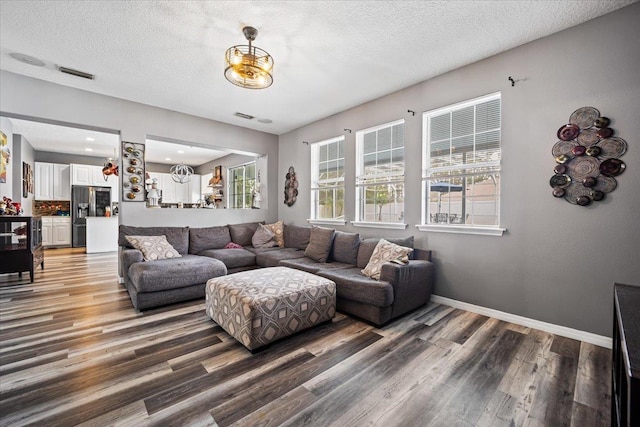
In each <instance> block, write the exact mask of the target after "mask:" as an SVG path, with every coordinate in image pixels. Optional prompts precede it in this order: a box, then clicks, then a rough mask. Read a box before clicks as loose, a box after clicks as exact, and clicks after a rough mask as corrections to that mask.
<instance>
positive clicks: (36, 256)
mask: <svg viewBox="0 0 640 427" xmlns="http://www.w3.org/2000/svg"><path fill="white" fill-rule="evenodd" d="M0 261H1V262H0V273H19V274H20V275H22V272H24V271H28V272H29V274H30V279H31V282H33V272H34V270H35V268H36V267H37V265H38V264H40V266H41V267H42V268H43V269H44V249H43V248H42V220H41V218H40V217H38V216H36V217H31V216H0Z"/></svg>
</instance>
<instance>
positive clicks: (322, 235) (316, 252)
mask: <svg viewBox="0 0 640 427" xmlns="http://www.w3.org/2000/svg"><path fill="white" fill-rule="evenodd" d="M334 233H335V231H334V230H333V229H332V228H324V227H316V226H313V227H311V236H310V237H309V245H307V249H305V250H304V256H306V257H307V258H311V259H312V260H314V261H318V262H327V259H328V258H329V254H330V253H331V245H332V243H333V235H334Z"/></svg>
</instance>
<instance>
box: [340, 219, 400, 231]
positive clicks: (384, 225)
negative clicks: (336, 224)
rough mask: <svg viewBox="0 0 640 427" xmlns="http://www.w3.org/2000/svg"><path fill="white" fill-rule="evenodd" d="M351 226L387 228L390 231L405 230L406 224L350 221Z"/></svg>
mask: <svg viewBox="0 0 640 427" xmlns="http://www.w3.org/2000/svg"><path fill="white" fill-rule="evenodd" d="M351 225H353V226H354V227H368V228H389V229H392V230H404V229H406V228H407V224H400V223H396V222H364V221H351Z"/></svg>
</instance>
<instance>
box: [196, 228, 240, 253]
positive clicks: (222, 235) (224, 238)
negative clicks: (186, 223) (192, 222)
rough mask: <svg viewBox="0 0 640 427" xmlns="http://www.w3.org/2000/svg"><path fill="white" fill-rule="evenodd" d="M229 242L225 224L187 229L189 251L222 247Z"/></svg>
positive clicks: (229, 237)
mask: <svg viewBox="0 0 640 427" xmlns="http://www.w3.org/2000/svg"><path fill="white" fill-rule="evenodd" d="M229 242H231V235H230V234H229V227H227V226H226V225H223V226H218V227H206V228H190V229H189V253H190V254H198V253H200V252H202V251H204V250H207V249H222V248H224V247H225V245H226V244H227V243H229Z"/></svg>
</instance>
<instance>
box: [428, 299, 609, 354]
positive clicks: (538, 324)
mask: <svg viewBox="0 0 640 427" xmlns="http://www.w3.org/2000/svg"><path fill="white" fill-rule="evenodd" d="M431 301H433V302H436V303H438V304H444V305H448V306H450V307H454V308H459V309H461V310H466V311H471V312H473V313H477V314H482V315H484V316H489V317H495V318H496V319H499V320H504V321H505V322H511V323H515V324H517V325H522V326H526V327H528V328H534V329H539V330H541V331H545V332H549V333H550V334H555V335H560V336H562V337H566V338H572V339H574V340H579V341H584V342H588V343H589V344H594V345H599V346H600V347H605V348H611V347H612V339H611V338H609V337H605V336H602V335H596V334H592V333H591V332H585V331H580V330H578V329H573V328H567V327H566V326H560V325H554V324H553V323H547V322H542V321H540V320H535V319H531V318H528V317H524V316H518V315H516V314H511V313H505V312H504V311H499V310H494V309H492V308H487V307H482V306H479V305H474V304H469V303H467V302H462V301H458V300H454V299H451V298H445V297H441V296H438V295H431Z"/></svg>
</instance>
